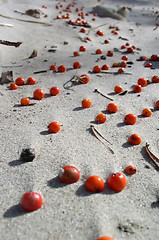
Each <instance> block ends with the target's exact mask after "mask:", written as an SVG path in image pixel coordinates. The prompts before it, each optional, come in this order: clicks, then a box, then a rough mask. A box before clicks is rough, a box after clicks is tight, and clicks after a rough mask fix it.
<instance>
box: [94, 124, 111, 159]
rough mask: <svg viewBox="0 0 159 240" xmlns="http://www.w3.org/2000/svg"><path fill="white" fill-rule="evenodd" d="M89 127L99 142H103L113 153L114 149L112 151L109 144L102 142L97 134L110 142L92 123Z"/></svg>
mask: <svg viewBox="0 0 159 240" xmlns="http://www.w3.org/2000/svg"><path fill="white" fill-rule="evenodd" d="M90 128H91V130H92V132H93V134H94V136H95V137H96V138H97V139H98V140H99V141H100V142H101V143H103V144H104V145H105V146H106V147H107V148H108V149H109V151H110V152H111V153H112V154H114V151H113V150H112V149H111V148H110V147H109V146H107V145H106V144H105V142H103V141H102V140H101V139H100V138H99V137H98V135H99V136H100V137H102V138H103V139H104V140H105V141H106V142H108V143H110V142H109V141H108V140H107V139H106V138H105V137H104V136H102V135H101V133H99V132H98V130H97V129H96V128H95V127H94V126H93V125H91V126H90ZM97 134H98V135H97Z"/></svg>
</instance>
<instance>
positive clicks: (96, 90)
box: [94, 89, 114, 101]
mask: <svg viewBox="0 0 159 240" xmlns="http://www.w3.org/2000/svg"><path fill="white" fill-rule="evenodd" d="M94 92H97V93H99V94H100V95H101V96H103V97H105V98H107V99H109V100H111V101H114V100H113V99H112V98H110V97H108V96H107V95H104V94H103V93H101V92H100V91H99V90H98V89H95V90H94Z"/></svg>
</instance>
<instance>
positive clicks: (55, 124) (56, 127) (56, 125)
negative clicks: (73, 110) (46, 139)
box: [49, 122, 60, 133]
mask: <svg viewBox="0 0 159 240" xmlns="http://www.w3.org/2000/svg"><path fill="white" fill-rule="evenodd" d="M58 131H60V124H59V123H58V122H51V123H50V124H49V132H51V133H57V132H58Z"/></svg>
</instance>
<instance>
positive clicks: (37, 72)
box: [34, 70, 47, 74]
mask: <svg viewBox="0 0 159 240" xmlns="http://www.w3.org/2000/svg"><path fill="white" fill-rule="evenodd" d="M45 72H47V70H41V71H36V72H34V74H39V73H45Z"/></svg>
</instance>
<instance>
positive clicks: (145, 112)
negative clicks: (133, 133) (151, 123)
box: [142, 108, 152, 117]
mask: <svg viewBox="0 0 159 240" xmlns="http://www.w3.org/2000/svg"><path fill="white" fill-rule="evenodd" d="M151 114H152V112H151V110H150V109H149V108H144V109H143V110H142V116H143V117H150V116H151Z"/></svg>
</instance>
